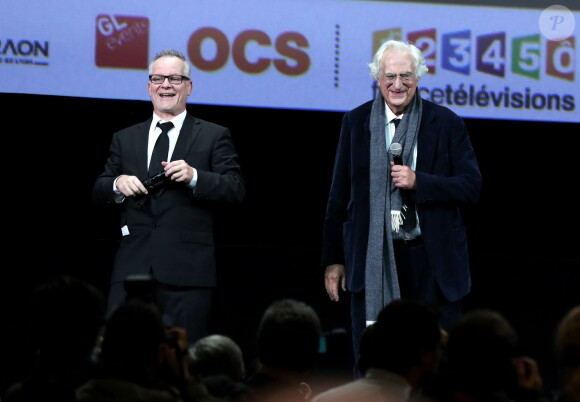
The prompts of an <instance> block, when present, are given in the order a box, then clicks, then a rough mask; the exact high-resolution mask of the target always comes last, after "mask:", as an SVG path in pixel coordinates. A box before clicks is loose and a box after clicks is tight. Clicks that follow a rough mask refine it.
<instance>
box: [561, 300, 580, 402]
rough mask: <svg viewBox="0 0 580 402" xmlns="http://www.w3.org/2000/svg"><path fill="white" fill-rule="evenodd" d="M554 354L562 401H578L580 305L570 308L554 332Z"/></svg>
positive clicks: (579, 381)
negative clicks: (558, 373)
mask: <svg viewBox="0 0 580 402" xmlns="http://www.w3.org/2000/svg"><path fill="white" fill-rule="evenodd" d="M555 355H556V360H557V365H558V368H559V370H560V378H561V382H562V383H561V392H562V397H561V400H562V401H566V402H578V401H580V306H575V307H573V308H572V309H570V310H569V311H568V312H567V313H566V314H565V315H564V317H563V318H562V319H561V320H560V322H559V324H558V327H557V328H556V333H555Z"/></svg>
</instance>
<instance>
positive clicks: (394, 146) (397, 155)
mask: <svg viewBox="0 0 580 402" xmlns="http://www.w3.org/2000/svg"><path fill="white" fill-rule="evenodd" d="M390 150H391V156H392V157H393V162H395V165H402V164H403V157H402V156H401V154H402V153H403V147H402V146H401V144H399V143H398V142H393V143H391V147H390Z"/></svg>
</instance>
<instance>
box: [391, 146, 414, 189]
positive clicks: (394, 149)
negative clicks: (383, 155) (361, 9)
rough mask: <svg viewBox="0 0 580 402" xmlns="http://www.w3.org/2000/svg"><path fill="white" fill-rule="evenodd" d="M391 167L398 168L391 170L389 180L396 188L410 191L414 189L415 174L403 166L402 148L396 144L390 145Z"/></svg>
mask: <svg viewBox="0 0 580 402" xmlns="http://www.w3.org/2000/svg"><path fill="white" fill-rule="evenodd" d="M390 152H391V156H392V158H393V166H400V168H394V169H392V170H391V178H392V179H393V183H394V184H395V186H396V187H399V188H401V189H407V190H411V189H413V188H414V187H415V172H414V171H413V170H412V169H411V168H410V167H408V166H406V165H404V164H403V157H402V154H403V147H402V146H401V144H399V143H398V142H393V143H391V147H390Z"/></svg>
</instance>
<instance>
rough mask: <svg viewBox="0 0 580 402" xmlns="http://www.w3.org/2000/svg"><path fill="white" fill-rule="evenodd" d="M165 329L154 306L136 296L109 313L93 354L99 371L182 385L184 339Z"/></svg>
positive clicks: (143, 381)
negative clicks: (98, 345) (137, 298)
mask: <svg viewBox="0 0 580 402" xmlns="http://www.w3.org/2000/svg"><path fill="white" fill-rule="evenodd" d="M178 335H179V334H177V333H176V332H175V331H172V332H170V331H168V329H167V328H166V326H165V325H164V323H163V320H162V317H161V314H160V312H159V310H158V308H157V307H156V306H155V305H153V304H151V303H146V302H143V301H140V300H136V299H135V300H130V301H127V302H125V303H123V304H121V305H119V306H118V307H117V308H116V309H115V310H114V311H113V312H112V314H111V315H110V316H109V318H108V320H107V323H106V326H105V330H104V333H103V335H102V340H101V343H100V350H99V352H98V356H97V362H98V366H99V368H100V370H101V373H102V375H104V376H107V377H111V378H119V379H123V380H127V381H131V382H135V383H137V384H140V385H144V386H150V385H153V386H155V385H157V384H171V385H174V386H178V385H182V384H181V381H183V379H184V378H183V375H184V371H183V364H184V363H183V360H182V358H183V356H182V353H183V350H184V344H185V342H184V340H181V342H178V341H179V339H178Z"/></svg>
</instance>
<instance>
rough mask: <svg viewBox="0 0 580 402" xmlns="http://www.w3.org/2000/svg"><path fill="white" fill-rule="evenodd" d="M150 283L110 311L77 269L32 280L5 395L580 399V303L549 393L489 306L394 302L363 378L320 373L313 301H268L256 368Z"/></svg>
mask: <svg viewBox="0 0 580 402" xmlns="http://www.w3.org/2000/svg"><path fill="white" fill-rule="evenodd" d="M149 282H150V281H149V280H147V278H132V279H131V280H128V282H127V285H128V290H129V291H128V297H127V299H126V300H125V302H124V303H123V304H121V305H119V306H118V307H117V308H116V309H115V310H113V311H112V313H111V315H110V316H109V317H106V316H105V315H104V314H105V312H106V303H105V297H104V295H103V294H102V292H101V291H100V290H99V289H98V288H96V287H95V286H93V285H90V284H88V283H86V282H85V281H83V280H80V279H78V278H74V277H71V276H66V275H63V276H59V277H57V278H54V279H51V280H50V281H47V282H46V283H43V284H41V285H40V286H38V287H37V288H36V289H34V292H33V294H32V297H31V300H30V302H29V309H28V317H27V318H28V322H29V325H28V336H29V338H30V339H29V340H30V346H31V351H32V355H31V359H30V364H29V373H28V374H27V375H26V376H25V378H23V379H22V380H21V381H18V382H16V383H14V384H12V385H11V386H10V387H8V389H7V391H6V392H5V393H4V395H3V396H2V402H31V401H34V402H104V401H107V402H117V401H119V402H121V401H122V402H148V401H151V402H153V401H155V402H304V401H309V402H346V401H362V402H375V401H376V402H379V401H381V402H580V305H578V306H574V307H573V308H571V309H570V310H569V311H568V312H567V313H566V314H565V315H564V316H563V317H562V319H561V320H560V322H559V323H558V326H557V328H555V330H554V345H553V347H554V357H555V360H556V361H557V368H558V372H557V373H556V374H557V375H556V376H557V377H558V378H559V379H560V384H559V387H558V388H557V390H556V394H555V395H547V394H546V392H545V391H544V390H543V381H542V376H541V374H540V369H539V367H538V364H537V363H536V361H535V359H533V358H532V357H530V356H526V355H522V353H521V352H520V346H519V339H518V334H517V332H516V330H515V328H514V327H513V326H512V324H511V323H510V322H509V320H508V319H507V318H506V317H505V316H503V315H502V314H501V313H500V312H498V311H495V310H492V309H486V308H479V309H474V310H469V311H466V312H464V314H463V315H462V316H461V317H460V318H459V320H458V321H457V322H456V324H455V325H454V326H453V327H452V328H451V330H450V332H449V334H448V333H447V332H445V331H444V330H443V329H442V328H441V323H440V312H439V311H438V309H437V307H435V306H434V305H431V304H428V303H426V302H422V301H418V300H410V299H399V300H395V301H392V302H391V303H389V304H388V305H387V306H385V307H384V308H383V309H382V310H381V311H380V313H379V315H378V317H377V320H376V322H375V323H373V324H372V325H369V326H368V327H367V328H366V329H365V331H364V333H363V336H362V339H361V343H360V350H359V359H358V370H359V371H360V373H362V376H361V377H360V378H358V377H357V378H354V377H348V378H347V377H346V376H345V377H341V380H340V381H334V382H323V381H320V382H319V380H320V378H319V377H317V375H319V374H320V373H318V374H317V371H316V369H317V368H318V367H317V364H318V363H320V361H321V360H320V357H321V355H320V347H321V336H322V328H321V321H320V317H319V315H318V314H317V312H316V311H315V309H314V308H313V307H312V306H310V305H309V304H307V303H305V302H303V301H300V300H295V299H292V298H284V299H279V300H276V301H274V302H272V303H271V304H270V305H268V306H267V308H266V309H265V311H264V312H263V314H262V316H261V319H260V321H259V324H258V325H257V328H256V337H255V350H256V357H255V361H253V365H252V366H251V367H250V370H247V368H246V364H245V360H244V353H243V348H242V347H240V345H238V344H237V343H236V342H235V341H234V340H233V339H232V338H231V337H229V336H226V335H222V334H212V335H209V336H206V337H204V338H201V339H199V340H198V341H197V342H195V343H194V344H193V345H188V344H187V334H186V333H185V330H184V329H183V328H179V327H171V326H169V325H168V323H167V322H166V320H164V317H163V315H162V311H161V310H160V309H159V307H158V306H157V304H156V303H155V300H154V297H153V296H154V293H153V291H152V288H151V287H150V286H149V285H148V284H149ZM323 370H324V369H323ZM345 370H347V371H349V372H350V371H351V370H350V368H346V367H345ZM248 374H249V375H248ZM313 385H316V386H315V387H314V386H313ZM313 390H314V391H313Z"/></svg>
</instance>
